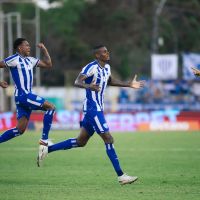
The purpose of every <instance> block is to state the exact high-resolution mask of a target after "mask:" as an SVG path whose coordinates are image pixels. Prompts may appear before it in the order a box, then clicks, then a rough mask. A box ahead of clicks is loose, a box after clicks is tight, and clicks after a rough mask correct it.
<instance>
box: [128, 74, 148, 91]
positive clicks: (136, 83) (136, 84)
mask: <svg viewBox="0 0 200 200" xmlns="http://www.w3.org/2000/svg"><path fill="white" fill-rule="evenodd" d="M136 79H137V75H135V76H134V79H133V80H132V81H131V82H130V87H131V88H135V89H140V88H143V87H144V85H145V81H137V80H136Z"/></svg>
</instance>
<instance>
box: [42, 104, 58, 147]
mask: <svg viewBox="0 0 200 200" xmlns="http://www.w3.org/2000/svg"><path fill="white" fill-rule="evenodd" d="M42 109H43V110H45V111H46V112H45V114H44V119H43V131H42V138H41V142H44V143H47V140H48V137H49V131H50V129H51V124H52V121H53V115H54V113H55V106H54V105H53V104H52V103H50V102H48V101H45V102H44V103H43V105H42Z"/></svg>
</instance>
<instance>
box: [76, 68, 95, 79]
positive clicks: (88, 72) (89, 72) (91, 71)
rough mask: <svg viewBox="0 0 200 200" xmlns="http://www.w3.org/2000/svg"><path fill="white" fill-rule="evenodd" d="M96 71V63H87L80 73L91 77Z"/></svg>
mask: <svg viewBox="0 0 200 200" xmlns="http://www.w3.org/2000/svg"><path fill="white" fill-rule="evenodd" d="M95 72H96V66H95V65H86V66H85V67H83V69H82V71H81V73H80V74H82V75H85V76H87V77H90V76H92V75H94V74H95Z"/></svg>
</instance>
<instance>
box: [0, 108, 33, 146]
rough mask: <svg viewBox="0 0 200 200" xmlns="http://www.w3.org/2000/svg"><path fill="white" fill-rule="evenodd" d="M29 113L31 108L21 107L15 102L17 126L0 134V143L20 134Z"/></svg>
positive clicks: (23, 129)
mask: <svg viewBox="0 0 200 200" xmlns="http://www.w3.org/2000/svg"><path fill="white" fill-rule="evenodd" d="M30 114H31V110H29V109H28V108H26V107H23V106H22V105H20V104H17V120H18V121H17V126H16V127H14V128H12V129H9V130H7V131H6V132H4V133H3V134H1V136H0V143H2V142H6V141H8V140H10V139H12V138H14V137H17V136H20V135H22V134H23V133H24V132H25V130H26V127H27V125H28V121H29V117H30Z"/></svg>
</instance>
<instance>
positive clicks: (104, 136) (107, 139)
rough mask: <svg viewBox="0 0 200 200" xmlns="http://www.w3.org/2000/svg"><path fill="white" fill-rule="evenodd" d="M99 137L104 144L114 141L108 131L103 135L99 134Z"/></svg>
mask: <svg viewBox="0 0 200 200" xmlns="http://www.w3.org/2000/svg"><path fill="white" fill-rule="evenodd" d="M101 137H102V139H103V140H104V142H105V143H106V144H113V143H114V139H113V137H112V135H111V134H110V133H108V134H107V133H106V134H105V135H101Z"/></svg>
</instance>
